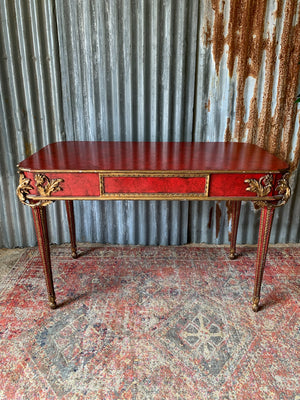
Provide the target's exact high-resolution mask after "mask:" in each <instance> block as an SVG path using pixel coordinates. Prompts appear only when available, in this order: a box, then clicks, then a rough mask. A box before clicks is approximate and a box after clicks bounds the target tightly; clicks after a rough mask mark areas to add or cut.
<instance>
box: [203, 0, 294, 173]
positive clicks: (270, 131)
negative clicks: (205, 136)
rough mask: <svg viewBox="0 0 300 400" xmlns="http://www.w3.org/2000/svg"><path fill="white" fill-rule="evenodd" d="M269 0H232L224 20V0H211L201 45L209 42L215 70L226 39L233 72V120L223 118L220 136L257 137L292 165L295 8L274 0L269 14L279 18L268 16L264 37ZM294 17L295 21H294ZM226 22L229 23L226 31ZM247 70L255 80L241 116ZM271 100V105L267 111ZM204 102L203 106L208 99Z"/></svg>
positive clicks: (227, 138) (289, 1)
mask: <svg viewBox="0 0 300 400" xmlns="http://www.w3.org/2000/svg"><path fill="white" fill-rule="evenodd" d="M268 4H269V1H268V0H260V1H254V0H240V1H236V0H231V1H230V9H229V20H228V21H225V18H224V9H225V2H224V1H220V0H211V6H212V9H213V11H214V21H213V26H212V28H211V27H210V24H209V21H207V22H206V25H207V29H206V31H205V40H204V45H205V46H207V45H211V46H212V53H213V58H214V62H215V69H216V72H217V75H219V70H220V62H221V59H222V56H223V53H224V51H225V46H226V45H227V46H228V57H227V68H228V72H229V76H230V77H231V78H232V77H233V74H234V73H236V79H237V93H236V99H235V124H234V129H233V132H231V130H230V119H229V118H228V119H227V126H226V130H225V135H224V140H225V141H231V140H233V139H236V140H238V141H242V140H245V139H246V140H247V142H250V143H256V144H258V145H259V146H260V147H263V148H265V149H267V150H269V151H270V152H271V153H273V154H275V155H277V156H278V157H280V158H282V159H285V160H286V161H288V162H291V164H292V168H296V166H297V164H298V161H299V159H300V143H299V141H300V139H299V132H298V138H297V140H298V142H297V144H296V148H295V151H294V154H293V155H291V150H292V144H293V142H294V140H293V138H294V135H296V132H294V128H295V122H296V118H297V107H296V105H295V104H294V101H295V97H296V93H297V86H298V76H299V65H298V62H299V54H300V9H299V5H298V1H296V0H286V1H283V0H277V2H276V5H277V8H276V10H275V11H274V12H273V18H275V20H276V19H283V20H282V21H281V22H280V23H276V22H275V23H273V20H272V23H273V28H272V29H273V30H272V31H271V32H269V33H268V37H267V38H265V36H264V35H265V26H266V22H268V23H270V21H266V10H267V6H268ZM226 6H227V3H226ZM297 8H298V9H299V10H298V13H299V14H298V15H297ZM295 21H298V22H297V24H296V25H294V26H293V24H295ZM225 26H227V27H228V29H227V30H228V33H227V35H226V37H225V34H224V32H225ZM281 26H283V29H282V32H278V29H281ZM279 33H280V35H279ZM210 35H211V39H210ZM278 52H279V54H278ZM263 62H264V65H263V64H262V63H263ZM262 68H263V70H262ZM276 68H277V70H278V76H277V74H276V76H275V70H276ZM260 74H261V75H262V76H263V82H264V87H263V98H262V106H261V110H260V112H258V97H259V96H260V94H259V90H261V88H259V84H261V79H262V78H261V77H260ZM249 76H251V77H253V78H254V79H255V80H256V81H255V86H254V92H253V96H252V98H251V100H250V105H249V107H250V108H249V118H248V120H247V121H245V115H246V107H245V102H244V96H245V87H246V82H247V78H248V77H249ZM275 79H276V80H275ZM274 101H275V110H274V111H273V114H272V103H273V104H274ZM205 106H206V108H208V105H205Z"/></svg>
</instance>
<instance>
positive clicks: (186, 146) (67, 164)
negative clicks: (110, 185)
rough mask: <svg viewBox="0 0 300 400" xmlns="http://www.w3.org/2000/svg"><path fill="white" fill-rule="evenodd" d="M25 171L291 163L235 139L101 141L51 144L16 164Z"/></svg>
mask: <svg viewBox="0 0 300 400" xmlns="http://www.w3.org/2000/svg"><path fill="white" fill-rule="evenodd" d="M18 167H19V169H20V170H23V171H68V172H82V171H84V172H87V171H96V172H98V171H202V172H206V171H207V172H210V171H215V172H239V173H243V172H261V173H264V172H284V171H286V170H287V169H288V168H289V165H288V164H287V163H286V162H285V161H283V160H280V159H279V158H277V157H275V156H274V155H272V154H270V153H268V152H267V151H265V150H263V149H262V148H260V147H258V146H256V145H253V144H249V143H232V142H226V143H223V142H205V143H204V142H196V143H191V142H100V141H67V142H57V143H52V144H49V145H48V146H46V147H44V148H42V149H41V150H39V151H38V152H36V153H34V154H33V155H31V156H30V157H28V158H26V159H25V160H24V161H22V162H20V163H19V165H18Z"/></svg>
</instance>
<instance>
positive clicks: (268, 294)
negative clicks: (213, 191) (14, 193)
mask: <svg viewBox="0 0 300 400" xmlns="http://www.w3.org/2000/svg"><path fill="white" fill-rule="evenodd" d="M79 250H80V254H81V255H80V257H79V258H78V259H77V260H73V259H72V258H71V257H70V251H69V248H68V247H66V246H52V250H51V251H52V263H53V273H54V279H55V287H56V293H57V300H58V303H59V304H60V307H59V308H58V309H57V310H54V311H53V310H50V309H49V308H48V306H47V302H46V301H45V300H46V296H45V283H44V277H43V272H42V268H41V260H40V257H39V253H38V250H37V249H25V250H23V251H22V252H21V254H22V255H21V257H20V259H19V260H18V261H17V262H16V263H15V265H14V266H13V267H12V268H11V269H10V271H9V272H8V273H5V274H4V275H5V276H2V279H1V283H0V293H1V299H0V338H1V341H0V361H1V368H0V399H9V400H10V399H30V400H31V399H49V400H50V399H97V400H102V399H103V400H115V399H138V400H152V399H153V400H162V399H170V400H171V399H172V400H174V399H182V400H189V399H192V400H195V399H199V400H201V399H205V400H210V399H212V400H214V399H222V400H225V399H228V400H231V399H232V400H243V399H245V400H249V399H252V400H256V399H257V400H259V399H267V400H272V399H278V400H299V399H300V363H299V359H300V352H299V348H300V329H299V328H300V326H299V324H300V318H299V317H300V310H299V299H300V296H299V295H300V288H299V287H300V281H299V275H300V274H299V270H300V268H299V266H300V246H291V247H277V248H275V247H271V248H270V249H269V254H268V259H267V265H266V270H265V276H264V284H263V288H262V309H261V310H260V311H259V312H258V313H253V312H252V310H251V305H250V302H249V299H250V298H251V295H252V288H253V281H254V269H253V264H254V261H255V255H256V249H255V248H254V247H242V253H243V255H242V256H241V257H240V258H239V259H237V260H234V261H230V260H229V258H228V256H227V255H228V248H225V247H207V246H206V247H204V246H203V247H202V246H198V247H196V246H181V247H139V246H128V247H124V246H122V247H121V246H114V247H112V246H95V247H92V246H91V245H90V246H89V245H81V246H80V247H79Z"/></svg>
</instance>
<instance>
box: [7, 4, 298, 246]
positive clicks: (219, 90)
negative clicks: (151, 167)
mask: <svg viewBox="0 0 300 400" xmlns="http://www.w3.org/2000/svg"><path fill="white" fill-rule="evenodd" d="M299 13H300V2H299V1H297V0H286V1H282V0H278V1H273V0H261V1H253V0H241V1H234V0H232V1H229V0H228V1H219V0H200V1H198V0H76V1H74V0H56V1H54V0H44V1H40V0H28V1H25V0H2V1H0V17H1V26H0V46H1V47H0V74H1V80H0V84H1V93H0V107H1V109H0V130H1V136H0V146H1V147H0V150H1V157H0V166H1V175H0V179H1V181H0V184H1V188H2V191H3V194H2V202H1V204H2V207H1V209H0V223H1V232H0V246H7V247H13V246H27V245H34V244H35V243H36V241H35V236H34V230H33V224H32V220H31V215H30V210H29V209H28V208H27V207H25V206H23V205H21V204H19V203H18V200H17V198H16V196H15V188H16V186H17V180H18V178H17V174H16V168H15V165H16V164H17V162H18V161H20V160H22V159H23V158H25V157H26V156H28V155H29V154H31V153H32V152H34V151H36V150H38V149H39V148H41V147H42V146H44V145H46V144H48V143H50V142H54V141H59V140H74V139H78V140H83V139H85V140H127V141H130V140H138V141H146V140H150V141H155V140H159V141H167V140H170V141H249V142H252V143H257V144H259V145H260V146H262V147H264V148H266V149H268V150H270V151H271V152H273V153H274V154H276V155H279V156H281V157H282V158H284V159H286V160H288V161H290V162H291V163H292V166H293V169H294V174H293V177H292V188H293V192H294V193H293V197H292V199H291V200H290V202H289V203H288V205H287V206H285V207H284V208H283V209H282V210H277V211H276V214H275V215H276V216H275V221H274V225H273V230H272V236H271V241H272V242H273V243H274V242H282V243H287V242H299V239H300V218H299V217H300V204H299V202H297V198H298V196H299V194H300V193H299V191H300V174H299V172H298V171H297V169H296V167H297V165H298V160H299V153H300V133H299V125H300V124H299V115H297V107H296V106H295V104H294V99H295V96H296V93H297V86H298V83H299V80H298V73H299V66H298V61H299V54H300V32H299V30H300V21H299ZM48 210H49V220H50V221H51V223H50V226H49V228H50V239H51V241H52V242H57V243H61V242H65V241H68V240H69V237H68V233H67V224H66V217H65V212H64V209H63V205H62V204H60V203H59V202H57V203H55V204H54V205H51V206H49V207H48ZM75 212H76V222H77V237H78V240H79V241H97V242H102V243H107V242H108V243H132V244H133V243H135V244H181V243H187V242H196V243H199V242H206V243H228V228H227V225H228V210H227V208H226V205H225V203H213V202H166V201H161V202H155V201H150V202H144V201H138V202H132V201H128V202H118V201H116V202H84V203H83V202H76V203H75ZM258 219H259V214H258V213H257V212H254V211H253V210H252V206H251V205H250V204H243V206H242V214H241V221H240V229H239V237H238V240H239V242H240V243H245V242H247V243H256V241H257V230H258Z"/></svg>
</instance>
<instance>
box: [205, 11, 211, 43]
mask: <svg viewBox="0 0 300 400" xmlns="http://www.w3.org/2000/svg"><path fill="white" fill-rule="evenodd" d="M203 34H204V46H205V47H208V46H209V45H210V44H211V26H210V23H209V19H208V18H207V19H206V29H205V30H204V32H203Z"/></svg>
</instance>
